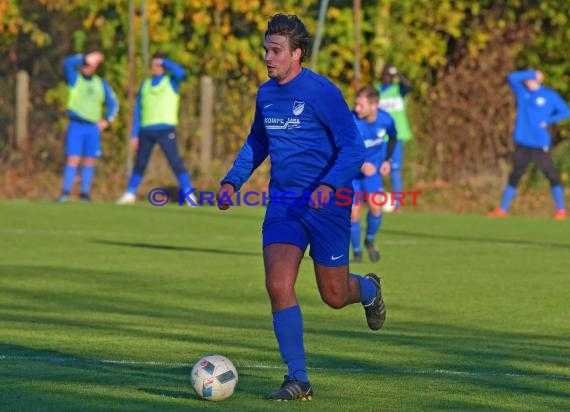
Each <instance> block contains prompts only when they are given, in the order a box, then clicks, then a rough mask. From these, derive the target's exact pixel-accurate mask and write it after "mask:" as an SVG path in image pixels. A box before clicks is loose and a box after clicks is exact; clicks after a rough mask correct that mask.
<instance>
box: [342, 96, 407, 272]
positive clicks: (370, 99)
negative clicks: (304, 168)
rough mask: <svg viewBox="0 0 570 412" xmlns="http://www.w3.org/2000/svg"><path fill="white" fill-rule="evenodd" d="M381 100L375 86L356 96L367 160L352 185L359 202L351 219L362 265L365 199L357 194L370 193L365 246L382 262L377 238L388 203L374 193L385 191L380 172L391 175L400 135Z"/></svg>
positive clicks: (356, 254)
mask: <svg viewBox="0 0 570 412" xmlns="http://www.w3.org/2000/svg"><path fill="white" fill-rule="evenodd" d="M379 97H380V96H379V93H378V91H377V90H376V89H375V88H374V87H373V86H370V85H368V86H365V87H363V88H362V89H360V90H359V91H358V92H357V93H356V102H355V106H354V114H355V122H356V127H357V128H358V131H359V132H360V136H361V137H362V140H363V141H364V146H365V147H366V158H365V160H364V163H363V164H362V167H361V168H360V173H359V175H358V177H357V178H356V179H355V180H354V181H353V183H352V185H353V188H354V192H355V199H354V202H353V205H352V216H351V219H350V220H351V241H352V250H353V252H354V262H362V250H361V248H360V209H361V205H360V203H361V202H362V201H361V200H360V201H359V199H362V198H361V197H360V196H358V195H356V193H358V192H366V193H367V194H368V197H367V198H366V203H367V205H368V215H367V216H366V238H365V239H364V246H366V249H367V250H368V256H369V258H370V260H371V261H372V262H376V261H378V260H380V252H379V251H378V249H377V248H376V245H375V244H374V238H375V237H376V233H378V230H380V226H381V225H382V206H380V204H381V203H382V201H383V200H385V197H383V196H381V195H373V193H375V192H380V191H382V190H383V186H384V185H383V182H382V177H381V176H380V174H379V172H380V173H381V174H382V175H387V174H389V173H390V161H391V158H392V154H393V153H394V148H395V146H396V139H397V133H396V127H395V125H394V119H392V116H390V115H389V114H388V113H387V112H385V111H383V110H380V109H378V99H379ZM386 136H388V137H389V140H388V144H386V143H385V138H386ZM386 146H387V147H386Z"/></svg>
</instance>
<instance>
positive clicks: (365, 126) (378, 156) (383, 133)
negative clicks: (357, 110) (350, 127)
mask: <svg viewBox="0 0 570 412" xmlns="http://www.w3.org/2000/svg"><path fill="white" fill-rule="evenodd" d="M354 121H355V122H356V127H357V128H358V131H359V132H360V136H361V137H362V141H363V143H364V146H365V147H366V156H365V161H366V162H369V163H372V164H374V165H375V166H376V167H377V168H378V167H380V165H381V164H382V162H383V161H384V159H385V157H386V146H387V143H386V137H387V136H390V137H393V138H396V137H397V132H396V124H395V123H394V119H393V118H392V116H390V114H389V113H388V112H385V111H384V110H382V109H378V113H377V116H376V120H375V121H373V122H368V121H367V120H366V119H359V118H358V116H356V114H354Z"/></svg>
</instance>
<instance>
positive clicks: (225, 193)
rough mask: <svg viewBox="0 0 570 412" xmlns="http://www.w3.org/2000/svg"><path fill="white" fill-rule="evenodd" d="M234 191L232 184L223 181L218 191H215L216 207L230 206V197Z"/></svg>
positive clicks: (225, 208) (224, 207)
mask: <svg viewBox="0 0 570 412" xmlns="http://www.w3.org/2000/svg"><path fill="white" fill-rule="evenodd" d="M234 193H235V189H234V187H233V185H230V184H229V183H224V184H223V185H222V187H220V190H218V193H216V202H218V209H220V210H228V209H229V208H230V206H231V198H232V196H233V195H234Z"/></svg>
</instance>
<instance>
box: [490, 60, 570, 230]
mask: <svg viewBox="0 0 570 412" xmlns="http://www.w3.org/2000/svg"><path fill="white" fill-rule="evenodd" d="M543 77H544V76H543V74H542V72H540V71H534V70H526V71H518V72H513V73H511V74H509V76H508V81H509V85H510V86H511V88H512V89H513V92H514V94H515V98H516V102H517V118H516V123H515V130H514V136H513V137H514V140H515V145H516V149H515V153H514V156H513V170H512V172H511V174H510V176H509V182H508V184H507V187H506V188H505V190H504V192H503V197H502V200H501V205H500V207H499V208H498V209H495V210H493V211H492V212H489V213H488V216H489V217H504V216H506V215H507V212H508V210H509V206H510V205H511V202H512V201H513V199H514V197H515V196H516V192H517V189H516V187H517V184H518V183H519V180H520V179H521V177H522V175H523V174H524V172H525V170H526V168H527V167H528V165H529V164H530V163H531V162H533V161H534V162H536V164H537V166H538V168H539V169H540V170H541V171H542V172H543V173H544V174H545V175H546V178H547V179H548V181H549V182H550V187H551V192H552V197H553V199H554V203H555V205H556V211H555V214H554V218H555V219H564V218H565V217H566V207H565V204H564V188H563V187H562V183H561V181H560V174H559V173H558V171H557V170H556V168H555V167H554V163H553V161H552V155H551V147H552V140H551V137H550V134H549V133H548V126H550V125H553V124H555V123H557V122H559V121H561V120H564V119H566V118H569V117H570V109H569V108H568V105H567V104H566V102H565V101H564V100H563V99H562V97H560V95H559V94H558V93H556V92H555V91H554V90H552V89H549V88H548V87H545V86H543V85H542V81H543Z"/></svg>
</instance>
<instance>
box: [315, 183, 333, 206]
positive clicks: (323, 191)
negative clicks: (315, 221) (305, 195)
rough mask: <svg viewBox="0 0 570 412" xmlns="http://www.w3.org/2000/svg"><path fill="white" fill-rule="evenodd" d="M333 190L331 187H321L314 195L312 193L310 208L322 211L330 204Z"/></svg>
mask: <svg viewBox="0 0 570 412" xmlns="http://www.w3.org/2000/svg"><path fill="white" fill-rule="evenodd" d="M332 193H333V190H332V188H331V187H330V186H327V185H320V186H319V187H317V188H316V189H315V190H314V191H313V193H311V201H310V202H309V207H312V208H313V209H322V208H323V207H325V206H326V205H328V203H329V202H330V200H331V198H332Z"/></svg>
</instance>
